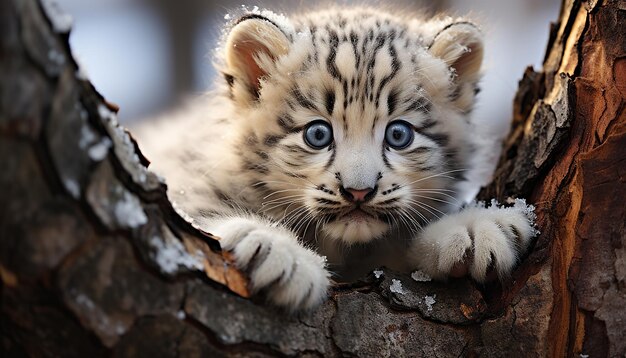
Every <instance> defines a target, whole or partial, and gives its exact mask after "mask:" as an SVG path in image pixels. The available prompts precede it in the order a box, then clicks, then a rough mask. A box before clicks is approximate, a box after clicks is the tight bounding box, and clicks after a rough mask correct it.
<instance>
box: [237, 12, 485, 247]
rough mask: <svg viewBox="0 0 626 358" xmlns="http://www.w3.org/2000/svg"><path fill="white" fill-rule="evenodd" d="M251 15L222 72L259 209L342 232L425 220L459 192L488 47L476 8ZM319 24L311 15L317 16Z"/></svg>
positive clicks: (295, 223) (357, 236)
mask: <svg viewBox="0 0 626 358" xmlns="http://www.w3.org/2000/svg"><path fill="white" fill-rule="evenodd" d="M337 14H338V13H337V12H327V13H319V14H312V15H309V17H307V18H304V19H300V20H299V21H298V22H295V24H296V25H293V24H292V23H291V22H289V21H288V20H286V19H284V18H281V17H277V16H275V15H273V14H271V13H266V14H252V15H248V16H247V17H246V16H244V17H243V18H242V19H241V20H239V22H238V23H237V24H236V25H235V26H234V27H233V29H232V30H231V32H230V35H229V37H228V39H227V42H226V69H225V74H226V75H227V78H228V79H229V82H230V84H231V93H232V95H233V96H232V98H233V101H235V103H236V106H237V108H238V110H239V111H240V114H241V117H243V118H247V119H245V120H244V119H243V118H242V120H241V123H239V125H240V126H241V133H242V138H241V143H242V145H244V146H246V148H245V149H244V150H242V151H241V152H242V165H243V167H244V168H246V169H247V170H249V171H250V173H251V174H252V175H253V176H254V178H255V180H254V186H255V188H257V190H258V192H259V193H260V194H259V195H260V196H259V197H260V198H261V201H262V203H261V206H260V208H261V210H263V211H264V212H266V213H268V214H270V215H272V216H274V217H275V218H278V219H284V220H285V222H286V223H287V224H288V225H290V226H291V227H293V228H294V229H295V230H297V231H305V230H307V229H308V228H313V227H315V228H317V229H318V230H321V231H323V232H324V233H325V234H326V235H327V236H330V237H332V238H335V239H337V240H341V241H343V242H347V243H356V242H367V241H371V240H373V239H375V238H378V237H381V236H383V234H385V233H386V232H387V231H389V230H390V229H392V228H394V227H396V228H400V229H403V230H410V231H416V230H418V229H419V228H420V226H422V225H423V224H424V223H425V222H427V221H428V220H430V219H432V218H434V217H437V216H441V215H443V213H444V211H445V210H446V209H447V208H446V207H447V206H448V205H454V204H455V201H456V197H455V192H454V189H453V188H454V184H455V183H456V182H458V181H459V180H460V179H459V178H460V177H461V176H462V174H463V171H464V170H465V169H467V168H466V167H465V165H466V164H465V156H464V155H465V154H466V153H465V152H466V151H467V140H466V139H467V138H466V137H467V135H466V126H467V123H466V118H465V117H466V116H467V114H468V113H469V111H470V110H471V105H472V104H473V101H474V93H475V88H476V81H477V79H478V71H479V68H480V61H481V57H482V45H481V40H480V34H479V33H478V31H477V30H476V28H475V27H474V26H473V25H471V24H468V23H467V22H459V23H455V22H453V21H452V20H448V22H447V23H446V22H436V23H421V22H417V20H414V21H409V20H407V21H398V20H395V18H394V17H391V16H390V15H381V14H373V13H370V12H368V11H363V10H360V11H351V12H344V13H340V14H342V15H337ZM314 24H315V25H314Z"/></svg>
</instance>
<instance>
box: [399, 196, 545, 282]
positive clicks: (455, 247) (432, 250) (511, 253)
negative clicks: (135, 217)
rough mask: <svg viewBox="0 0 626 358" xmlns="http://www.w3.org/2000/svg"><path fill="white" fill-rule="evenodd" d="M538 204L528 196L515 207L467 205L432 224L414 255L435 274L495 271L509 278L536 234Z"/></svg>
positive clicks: (481, 276) (483, 276) (483, 277)
mask: <svg viewBox="0 0 626 358" xmlns="http://www.w3.org/2000/svg"><path fill="white" fill-rule="evenodd" d="M518 204H519V205H518ZM522 204H523V205H522ZM532 210H533V208H532V207H528V206H526V205H525V203H523V202H522V201H520V202H519V203H517V204H516V205H515V206H514V207H510V208H498V207H497V206H496V205H494V204H492V206H491V207H489V208H485V207H480V206H478V207H469V208H465V209H464V210H462V211H461V212H459V213H457V214H451V215H449V216H446V217H443V218H442V219H440V220H438V221H436V222H434V223H432V224H430V225H428V226H427V227H426V228H425V229H424V231H423V233H422V235H420V237H419V238H418V240H417V242H416V244H415V245H414V246H413V248H412V250H411V255H412V259H413V260H414V262H416V263H417V265H418V267H419V268H420V269H421V270H423V271H424V272H426V273H428V274H429V275H430V276H432V277H433V278H440V279H441V278H445V277H448V276H456V277H458V276H464V275H466V274H469V275H470V276H471V277H472V278H474V279H475V280H476V281H478V282H485V281H487V280H489V279H491V278H492V277H488V276H491V275H489V274H490V272H492V271H493V272H495V273H496V274H497V275H498V277H500V278H501V279H503V278H506V277H507V276H508V275H509V274H510V273H511V271H512V270H513V267H514V266H515V264H516V263H517V261H518V258H519V256H520V255H521V254H523V253H524V252H525V251H526V249H527V248H528V245H529V244H530V241H531V239H532V238H533V236H535V235H536V230H535V228H534V226H533V220H534V213H533V212H532Z"/></svg>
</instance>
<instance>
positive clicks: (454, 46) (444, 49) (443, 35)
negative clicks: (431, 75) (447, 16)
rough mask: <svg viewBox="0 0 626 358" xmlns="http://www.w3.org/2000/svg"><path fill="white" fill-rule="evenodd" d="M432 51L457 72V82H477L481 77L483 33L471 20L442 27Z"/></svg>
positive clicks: (431, 46)
mask: <svg viewBox="0 0 626 358" xmlns="http://www.w3.org/2000/svg"><path fill="white" fill-rule="evenodd" d="M429 49H430V52H431V53H432V54H433V55H434V56H436V57H438V58H440V59H442V60H444V61H445V62H446V63H447V64H448V66H450V67H451V68H453V69H454V70H455V71H456V74H457V79H456V82H457V83H461V84H462V83H464V82H476V81H477V80H478V79H479V77H480V66H481V64H482V61H483V35H482V33H481V32H480V30H479V29H478V27H477V26H476V25H474V24H472V23H470V22H466V21H459V22H454V23H452V24H449V25H447V26H445V27H444V28H443V29H441V30H440V31H439V32H438V33H437V35H435V38H434V39H433V42H432V44H431V45H430V48H429Z"/></svg>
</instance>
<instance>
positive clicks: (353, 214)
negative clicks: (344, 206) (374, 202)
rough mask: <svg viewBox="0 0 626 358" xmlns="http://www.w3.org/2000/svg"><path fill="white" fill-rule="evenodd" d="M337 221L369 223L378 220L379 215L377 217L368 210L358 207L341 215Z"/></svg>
mask: <svg viewBox="0 0 626 358" xmlns="http://www.w3.org/2000/svg"><path fill="white" fill-rule="evenodd" d="M337 219H338V220H355V221H367V220H372V219H374V220H378V215H375V214H374V213H371V212H369V211H368V210H367V209H364V208H362V207H360V206H357V207H354V208H352V209H349V210H348V211H346V212H344V213H342V214H340V215H339V216H338V217H337Z"/></svg>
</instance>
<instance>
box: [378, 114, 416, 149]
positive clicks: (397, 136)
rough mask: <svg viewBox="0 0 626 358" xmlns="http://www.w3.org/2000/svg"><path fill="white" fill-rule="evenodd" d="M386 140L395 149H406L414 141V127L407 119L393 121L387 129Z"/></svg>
mask: <svg viewBox="0 0 626 358" xmlns="http://www.w3.org/2000/svg"><path fill="white" fill-rule="evenodd" d="M385 141H386V142H387V144H389V146H391V147H392V148H394V149H404V148H406V147H408V146H409V145H410V144H411V143H412V142H413V128H411V125H410V124H408V123H407V122H405V121H393V122H391V123H390V124H389V125H388V126H387V129H386V130H385Z"/></svg>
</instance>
